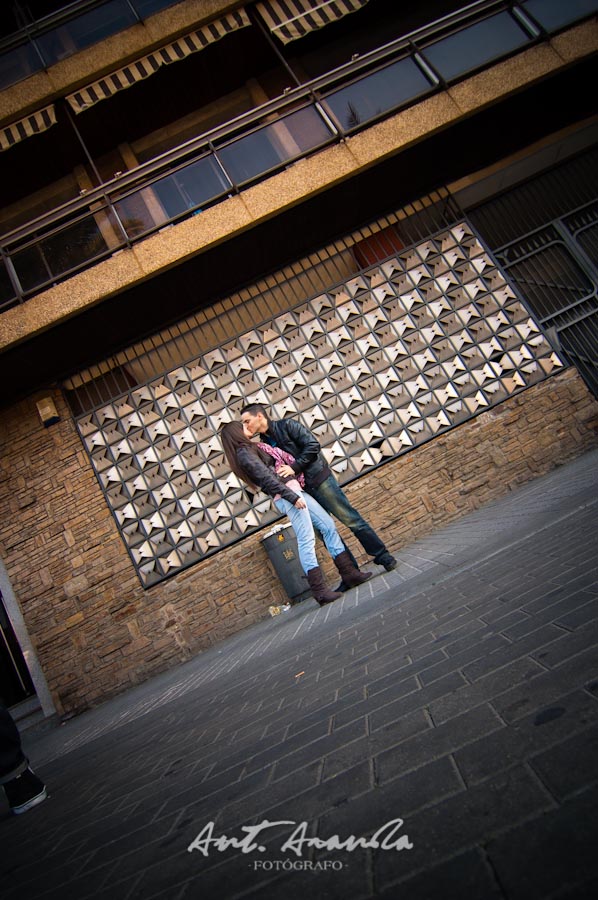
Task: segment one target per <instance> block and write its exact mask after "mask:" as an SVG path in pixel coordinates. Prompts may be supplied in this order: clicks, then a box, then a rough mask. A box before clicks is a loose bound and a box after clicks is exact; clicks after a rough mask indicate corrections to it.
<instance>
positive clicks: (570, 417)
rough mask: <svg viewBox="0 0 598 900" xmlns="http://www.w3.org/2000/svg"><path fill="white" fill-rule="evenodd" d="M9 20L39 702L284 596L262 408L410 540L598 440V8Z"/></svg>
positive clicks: (5, 284)
mask: <svg viewBox="0 0 598 900" xmlns="http://www.w3.org/2000/svg"><path fill="white" fill-rule="evenodd" d="M37 6H40V9H39V10H38V9H37ZM48 7H52V9H51V12H50V14H47V13H48ZM404 7H407V8H404ZM412 7H413V8H412ZM415 7H416V8H415ZM2 15H3V16H4V19H3V20H2V27H3V31H4V33H5V36H4V39H3V41H2V43H1V44H0V88H1V91H2V92H1V93H0V145H1V147H2V152H1V153H0V165H1V166H2V181H1V183H2V191H3V202H2V210H1V211H0V232H1V237H0V248H1V252H2V260H1V262H0V367H1V370H2V376H3V377H2V379H1V384H2V389H1V400H2V405H1V407H0V434H1V437H2V446H1V469H0V472H1V479H0V491H1V503H2V510H3V513H4V515H3V516H2V521H1V524H0V560H1V563H2V565H1V566H0V581H1V584H0V587H1V590H2V605H1V606H0V632H1V634H0V637H1V641H0V662H1V663H2V669H1V672H0V695H2V697H3V698H4V701H5V702H6V703H8V704H9V705H10V706H11V707H13V708H14V709H15V712H16V713H17V714H19V715H22V716H25V715H26V714H28V713H31V712H34V711H35V710H37V709H38V708H40V707H41V710H42V714H44V715H52V714H54V713H57V714H58V715H61V716H63V715H72V714H76V713H78V712H80V711H82V710H83V709H85V708H87V707H89V706H92V705H94V704H97V703H99V702H101V701H102V700H103V699H105V698H107V697H109V696H112V695H114V694H116V693H118V692H119V691H123V690H125V689H126V688H127V687H129V686H131V685H132V684H135V683H138V682H140V681H142V680H144V679H146V678H148V677H149V676H151V675H152V674H154V673H156V672H159V671H162V670H164V669H165V668H167V667H169V666H173V665H176V664H177V663H179V662H181V661H183V660H185V659H188V658H189V657H190V656H192V655H194V654H196V653H198V652H201V650H202V649H204V648H206V647H208V646H211V645H213V644H214V643H216V642H218V641H220V640H222V639H223V638H224V637H225V636H227V635H229V634H231V633H233V632H235V631H238V630H239V629H241V628H244V627H246V626H247V625H250V624H252V623H254V622H256V621H258V620H259V619H260V618H261V617H263V616H264V615H268V607H269V605H271V604H272V603H277V602H280V601H282V600H284V599H285V591H284V587H283V585H282V584H281V581H280V579H279V577H278V576H277V573H276V572H275V570H274V568H273V566H272V564H271V562H270V560H269V558H268V554H267V553H266V550H265V548H264V543H263V539H264V535H265V534H266V533H268V530H269V529H271V528H272V527H273V526H276V525H277V523H278V521H279V520H278V517H277V515H276V513H275V510H273V508H272V506H271V504H270V502H269V500H268V498H266V497H265V496H264V495H262V494H258V495H252V494H251V493H250V492H248V491H247V489H246V488H245V487H244V486H243V485H242V484H241V483H239V481H238V480H237V479H236V478H235V477H234V476H233V475H232V474H231V473H230V472H229V471H228V470H227V467H226V465H225V462H224V459H223V455H222V452H221V449H220V445H219V441H218V429H219V427H220V426H221V425H222V423H223V422H226V421H229V420H230V419H232V418H235V417H238V414H239V411H240V409H241V407H242V405H243V403H244V402H247V401H259V402H263V403H265V404H266V405H268V406H269V407H270V408H271V409H272V412H273V415H274V416H275V417H284V416H288V415H292V416H297V417H299V418H300V419H301V420H302V421H303V422H304V423H305V424H306V425H307V426H308V427H310V428H311V429H312V430H313V431H314V432H315V433H316V434H317V435H318V437H319V440H320V442H321V444H322V447H323V448H324V452H325V453H326V455H327V457H328V459H329V461H330V463H331V465H332V468H333V470H334V471H335V473H336V474H337V477H338V478H339V480H340V481H341V482H342V483H343V484H345V486H346V490H347V492H348V494H349V495H350V497H352V498H353V499H354V500H355V504H356V505H357V506H358V508H359V509H360V510H361V511H362V512H363V513H364V515H365V516H366V518H368V519H369V520H370V521H371V522H372V524H373V525H374V527H375V528H376V529H378V530H380V531H381V532H382V533H383V534H384V536H385V538H386V539H387V542H388V544H389V547H390V549H395V550H397V549H398V548H400V547H401V546H403V545H404V544H406V543H409V542H411V541H413V540H414V539H415V538H417V537H419V536H421V535H423V534H426V533H428V532H430V531H431V530H433V529H435V528H437V527H439V526H440V525H442V524H444V523H446V522H448V521H450V520H451V519H453V518H455V517H457V516H460V515H462V514H463V513H464V512H466V511H467V510H470V509H473V508H476V507H477V506H479V505H480V504H482V503H485V502H487V501H488V500H490V499H492V498H495V497H498V496H500V494H501V493H504V492H505V491H508V490H510V489H511V488H512V487H514V486H515V485H517V484H520V483H522V482H524V481H525V480H527V479H529V478H532V477H534V476H535V475H538V474H541V473H543V472H546V471H548V470H549V469H550V468H552V467H554V466H555V465H558V464H560V463H562V462H563V461H565V460H567V459H570V458H572V457H574V456H575V455H577V454H580V453H582V452H584V451H585V450H587V449H589V448H590V447H594V446H596V444H597V442H598V436H597V427H598V402H597V399H596V398H597V396H598V301H597V298H596V292H597V285H598V225H597V223H598V190H597V189H598V175H597V171H598V169H597V167H596V160H597V157H598V150H597V149H596V135H597V133H598V120H597V119H596V115H595V109H594V108H593V106H594V104H593V90H592V84H593V83H594V80H595V75H596V72H595V68H596V46H597V28H596V4H595V3H594V2H591V0H575V2H571V3H568V4H562V3H557V2H553V0H521V2H518V3H515V4H513V3H506V2H489V0H480V2H476V3H473V4H468V5H465V4H464V3H461V2H457V0H429V2H426V3H421V4H413V5H411V4H396V3H394V2H390V0H369V2H368V0H333V2H330V0H326V2H315V0H293V2H291V0H285V2H274V0H273V2H255V3H238V2H237V3H230V2H228V3H227V2H223V0H205V2H200V0H180V2H172V0H171V2H167V0H110V2H91V3H89V2H86V3H80V4H69V5H68V8H67V7H66V5H64V4H62V3H58V2H56V3H50V4H47V3H45V4H35V3H31V2H30V3H27V4H25V3H22V2H20V0H13V3H12V4H11V5H10V9H7V10H6V11H5V12H4V13H3V14H2ZM42 16H43V17H42ZM349 543H351V541H350V539H349ZM353 549H354V550H355V551H357V548H353Z"/></svg>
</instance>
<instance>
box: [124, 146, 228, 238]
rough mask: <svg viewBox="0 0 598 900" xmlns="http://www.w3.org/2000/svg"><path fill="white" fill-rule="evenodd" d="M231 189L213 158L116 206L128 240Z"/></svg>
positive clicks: (169, 177) (178, 173)
mask: <svg viewBox="0 0 598 900" xmlns="http://www.w3.org/2000/svg"><path fill="white" fill-rule="evenodd" d="M230 187H231V184H230V182H229V181H227V179H226V178H225V176H224V174H223V172H222V170H221V169H220V167H219V166H218V164H217V163H216V161H215V160H214V159H212V158H211V157H203V158H202V159H199V160H197V162H194V163H191V165H188V166H185V167H184V168H182V169H179V171H178V172H176V173H174V174H172V175H168V176H166V177H165V178H161V179H160V180H159V181H156V182H154V184H153V185H152V186H151V187H148V188H144V189H143V190H141V191H137V192H136V193H134V194H131V195H130V196H129V197H126V198H124V199H123V200H119V201H118V202H117V203H116V204H115V206H116V209H117V211H118V214H119V216H120V218H121V221H122V223H123V225H124V227H125V230H126V232H127V234H128V235H129V237H136V236H137V235H139V234H143V233H144V232H146V231H149V230H151V229H152V228H154V227H155V226H156V225H160V224H162V223H163V222H166V221H168V220H169V219H175V218H177V217H178V216H180V215H182V214H183V213H186V212H188V211H189V210H192V209H198V208H199V209H200V208H201V206H202V205H204V204H207V203H209V202H210V201H212V200H215V199H216V198H217V197H220V196H222V194H223V193H226V191H228V190H229V189H230Z"/></svg>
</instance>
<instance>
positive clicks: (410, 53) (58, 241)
mask: <svg viewBox="0 0 598 900" xmlns="http://www.w3.org/2000/svg"><path fill="white" fill-rule="evenodd" d="M544 3H545V4H546V0H544ZM529 5H530V4H529V3H523V4H520V5H519V6H517V5H514V4H512V3H507V2H503V0H481V2H477V3H473V4H471V5H470V6H467V7H465V8H464V9H462V10H460V11H459V12H458V13H454V14H452V15H449V16H446V17H444V18H442V19H439V20H437V21H436V22H434V23H431V24H429V25H427V26H426V27H424V28H420V29H418V30H417V31H414V32H412V33H410V34H408V35H404V36H403V37H401V38H399V39H397V40H395V41H392V42H390V43H388V44H386V45H385V46H383V47H379V48H377V49H376V50H374V51H371V52H370V53H367V54H364V55H363V56H362V57H360V58H359V59H357V60H352V61H351V62H350V63H347V64H345V65H343V66H340V67H338V68H336V69H334V70H332V71H330V72H328V73H326V74H325V75H324V76H321V77H319V78H316V79H313V80H312V81H310V82H307V83H305V84H302V85H299V86H297V87H296V88H293V89H289V90H287V91H286V92H285V94H284V95H283V96H281V97H278V98H276V99H275V100H272V101H269V102H268V103H265V104H263V105H261V106H259V107H256V108H254V109H253V110H251V111H250V112H247V113H245V114H243V115H241V116H239V117H237V118H235V119H232V120H229V121H228V122H226V123H224V124H223V125H221V126H219V127H217V128H214V129H212V130H211V131H209V132H206V133H204V134H202V135H200V136H198V137H197V138H194V139H192V140H190V141H187V142H186V143H184V144H181V145H180V146H178V147H176V148H175V149H173V150H171V151H169V152H167V153H164V154H162V155H161V156H158V157H156V158H155V159H153V160H151V161H150V162H148V163H146V164H143V165H140V166H138V167H137V168H135V169H133V170H131V171H130V172H127V173H125V174H123V175H119V176H118V177H115V178H113V179H112V180H110V181H107V182H105V183H104V184H102V185H99V186H98V187H96V188H93V189H91V190H89V191H87V192H86V193H85V194H84V195H83V196H81V197H79V198H77V199H74V200H72V201H70V202H68V203H66V204H64V205H63V206H61V207H58V208H56V209H54V210H52V211H51V212H49V213H47V214H46V215H43V216H41V217H39V218H37V219H35V220H34V221H31V222H28V223H27V224H26V225H24V226H22V227H20V228H17V229H15V230H13V231H11V232H10V233H8V234H6V235H4V237H2V238H1V239H0V255H1V261H0V309H2V308H7V307H9V306H12V305H14V304H16V303H18V302H22V301H24V300H26V299H27V298H28V297H30V296H33V295H34V294H36V293H39V292H40V291H42V290H44V289H46V288H47V287H49V286H51V285H54V284H56V283H57V282H59V281H61V280H64V279H65V278H68V277H70V276H71V275H72V274H74V273H76V272H78V271H80V270H82V269H84V268H87V267H89V266H90V265H92V264H94V263H95V262H97V261H98V260H100V259H103V258H106V257H108V256H110V255H111V254H113V253H115V252H116V251H118V250H121V249H123V248H125V247H130V246H131V245H132V243H134V242H135V241H138V240H141V239H143V238H145V237H147V236H148V235H149V234H151V233H153V232H155V231H158V230H160V229H161V228H163V227H165V226H167V225H169V224H171V223H174V222H177V221H179V220H180V219H182V218H185V217H188V216H190V215H197V214H200V213H201V212H202V210H204V209H206V208H207V207H209V206H211V205H213V204H215V203H217V202H219V201H220V200H221V199H223V198H224V197H226V196H229V195H231V194H233V193H235V192H237V191H239V190H241V189H242V188H244V187H245V186H247V185H249V184H252V183H254V182H256V181H259V180H261V179H263V178H266V177H268V175H270V174H271V173H273V172H275V171H278V170H280V169H281V168H284V167H286V166H288V165H290V164H292V163H293V162H295V161H296V160H298V159H301V158H304V157H306V156H308V155H310V154H311V153H313V152H315V151H317V150H320V149H321V148H323V147H325V146H326V145H328V144H331V143H334V142H337V141H340V140H342V139H343V138H344V137H346V136H348V135H350V134H353V133H355V132H356V131H358V130H359V129H361V128H363V127H366V126H368V125H370V124H371V123H373V122H375V121H377V120H379V119H381V118H384V117H385V116H388V115H390V114H391V113H393V112H395V111H396V110H398V109H400V108H403V107H406V106H409V105H411V104H413V103H415V102H417V101H419V100H420V99H421V98H422V97H425V96H428V95H429V94H431V93H433V92H434V91H437V90H440V89H443V88H444V87H446V85H447V84H449V83H451V82H454V81H456V80H459V79H460V78H463V77H465V76H467V75H469V74H471V73H472V72H473V71H477V70H479V69H481V68H484V67H486V66H488V65H491V64H493V63H494V62H495V61H496V60H497V59H500V58H505V57H507V56H509V55H512V54H514V53H517V52H518V51H520V50H521V49H522V48H525V47H528V46H530V45H532V44H533V43H534V42H537V41H539V40H543V39H545V38H546V36H547V35H546V31H545V30H543V28H542V25H541V23H539V22H538V20H537V17H536V18H535V19H532V18H530V16H529V14H528V13H527V12H526V7H527V6H529ZM548 5H549V4H548ZM573 6H574V7H575V3H574V4H573ZM535 12H536V16H537V12H538V11H537V10H535ZM573 13H575V9H573ZM584 14H585V15H587V11H586V12H585V13H584Z"/></svg>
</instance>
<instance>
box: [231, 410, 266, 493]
mask: <svg viewBox="0 0 598 900" xmlns="http://www.w3.org/2000/svg"><path fill="white" fill-rule="evenodd" d="M220 440H221V442H222V449H223V450H224V455H225V456H226V460H227V462H228V464H229V466H230V467H231V469H232V470H233V472H234V473H235V475H237V476H238V477H239V478H240V479H241V481H244V482H245V484H248V485H249V486H250V487H251V488H253V489H254V490H257V489H256V487H255V485H254V484H253V483H252V482H251V480H250V479H249V478H248V477H247V473H246V472H245V470H244V469H243V468H241V466H240V465H239V460H238V459H237V451H238V450H239V449H240V448H241V447H247V449H248V450H249V452H250V453H253V454H254V455H255V456H257V457H258V458H259V459H261V461H262V462H265V463H266V464H267V465H271V461H270V458H269V456H268V455H267V454H266V453H264V452H263V450H260V448H259V447H257V446H256V445H255V444H254V443H253V441H250V440H249V438H248V437H245V432H244V431H243V426H242V424H241V423H240V422H227V423H226V425H223V426H222V428H221V429H220Z"/></svg>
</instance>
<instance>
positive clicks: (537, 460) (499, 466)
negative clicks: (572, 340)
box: [0, 369, 598, 715]
mask: <svg viewBox="0 0 598 900" xmlns="http://www.w3.org/2000/svg"><path fill="white" fill-rule="evenodd" d="M35 399H38V398H35V397H32V398H29V399H27V400H25V401H23V402H21V403H19V404H17V405H15V406H13V407H12V408H10V409H5V410H3V411H1V412H0V442H1V446H0V504H1V507H0V508H1V509H2V510H3V516H2V520H1V522H0V554H1V556H2V559H3V561H4V563H5V565H6V568H7V571H8V575H9V578H10V580H11V583H12V586H13V588H14V591H15V594H16V597H17V599H18V601H19V603H20V605H21V609H22V612H23V616H24V619H25V622H26V625H27V628H28V630H29V634H30V636H31V640H32V642H33V645H34V646H35V648H36V650H37V654H38V657H39V661H40V664H41V667H42V669H43V671H44V674H45V676H46V679H47V681H48V684H49V687H50V690H51V692H52V696H53V699H54V702H55V704H56V708H57V711H58V713H59V714H61V715H63V714H72V713H77V712H81V711H82V710H83V709H85V708H87V707H89V706H93V705H95V704H97V703H99V702H100V701H102V700H105V699H107V698H108V697H110V696H113V695H115V694H117V693H119V692H120V691H123V690H125V689H126V688H127V687H130V686H131V685H133V684H136V683H138V682H140V681H143V680H144V679H146V678H148V677H149V676H151V675H152V674H155V673H157V672H159V671H163V670H165V669H167V668H169V667H171V666H174V665H176V664H177V663H180V662H181V661H183V660H186V659H188V658H189V657H190V656H192V655H194V654H196V653H199V652H201V651H202V650H203V649H205V648H206V647H208V646H211V645H212V644H214V643H217V642H219V641H221V640H222V639H223V638H225V637H226V636H227V635H229V634H232V633H233V632H236V631H238V630H240V629H242V628H245V627H247V626H248V625H250V624H252V623H254V622H256V621H258V620H259V619H261V618H263V617H264V616H267V615H268V606H269V605H270V604H272V603H276V602H283V601H284V600H285V594H284V591H283V589H282V586H281V585H280V583H279V581H278V578H277V577H276V575H275V573H274V571H273V569H272V568H271V565H270V563H269V562H268V559H267V556H266V553H265V551H264V549H263V547H262V546H261V544H260V539H261V537H262V536H263V535H262V534H260V533H258V534H255V535H251V536H249V537H247V538H246V539H244V540H243V541H242V542H240V543H239V544H236V545H234V546H232V547H230V548H228V549H226V550H224V551H222V552H220V553H219V554H217V555H216V556H214V557H212V558H211V559H207V560H205V561H203V562H201V563H198V564H197V565H195V566H193V567H192V568H190V569H187V570H186V571H183V572H181V573H179V574H177V575H176V576H174V577H173V578H171V579H169V580H167V581H165V582H162V583H160V584H157V585H155V586H154V587H152V588H149V589H147V590H144V589H143V588H142V586H141V584H140V582H139V579H138V577H137V575H136V573H135V571H134V569H133V566H132V564H131V561H130V559H129V556H128V552H127V550H126V548H125V546H124V544H123V542H122V540H121V537H120V535H119V533H118V531H117V528H116V525H115V522H114V520H113V518H112V514H111V513H110V511H109V510H108V507H107V505H106V502H105V500H104V497H103V495H102V492H101V490H100V488H99V486H98V483H97V480H96V477H95V475H94V473H93V471H92V468H91V466H90V463H89V459H88V456H87V454H86V453H85V451H84V449H83V447H82V445H81V442H80V439H79V437H78V435H77V434H76V431H75V426H74V423H73V422H72V420H71V418H70V415H69V413H68V410H67V408H66V406H65V405H64V403H63V400H62V396H61V395H60V394H59V393H58V392H57V393H56V394H55V395H54V399H55V402H56V404H57V406H58V407H59V411H60V414H61V419H60V421H59V422H58V423H56V424H54V425H52V426H50V427H49V428H44V427H43V426H42V425H41V423H40V421H39V418H38V415H37V409H36V406H35ZM597 445H598V402H597V401H596V400H594V399H593V398H592V396H591V395H590V394H589V393H588V391H587V389H586V388H585V386H584V384H583V382H582V381H581V379H580V378H579V376H578V375H577V373H576V372H575V370H573V369H569V370H566V371H563V372H560V373H559V374H558V375H555V376H553V377H551V378H549V379H547V380H546V381H543V382H541V383H539V384H536V385H535V386H533V387H530V388H528V389H527V390H525V391H524V392H522V393H521V394H518V395H516V396H514V397H511V398H509V399H508V400H506V401H505V402H504V403H502V404H501V405H499V406H497V407H495V408H493V409H492V410H490V411H488V412H485V413H482V414H481V415H479V416H477V417H476V418H474V419H472V420H470V421H468V422H466V423H464V424H462V425H460V426H458V427H457V428H454V429H453V430H451V431H449V432H446V433H445V434H442V435H440V436H439V437H436V438H435V439H434V440H432V441H430V442H429V443H427V444H425V445H423V446H421V447H419V448H417V449H415V450H414V451H412V452H410V453H407V454H405V455H403V456H401V457H399V458H398V459H395V460H393V461H391V462H389V463H388V464H386V465H384V466H382V467H381V468H379V469H378V470H375V471H372V472H370V473H369V474H368V475H366V476H364V477H362V478H360V479H359V480H358V481H356V482H354V483H353V484H352V485H350V486H349V487H348V488H347V493H348V494H349V496H350V497H351V499H352V501H353V502H354V504H355V506H357V507H358V508H359V510H360V511H361V512H362V513H363V514H364V515H365V517H366V518H367V519H369V521H370V522H371V523H372V525H373V526H374V527H375V528H376V529H377V530H379V532H380V533H381V534H382V535H383V537H384V538H385V540H386V542H387V544H388V546H389V548H390V549H391V550H395V551H396V550H398V549H399V548H401V547H402V546H404V545H406V544H409V543H411V542H412V541H414V540H415V539H416V538H418V537H420V536H422V535H424V534H427V533H430V532H431V531H433V530H435V529H436V528H438V527H439V526H441V525H443V524H446V523H447V522H449V521H451V520H452V519H455V518H457V517H459V516H461V515H463V514H464V513H466V512H468V511H469V510H472V509H475V508H477V507H479V506H480V505H482V504H484V503H486V502H488V501H489V500H492V499H495V498H497V497H499V496H500V495H501V494H504V493H506V492H507V491H509V490H511V489H513V488H514V487H515V486H517V485H518V484H522V483H524V482H525V481H528V480H529V479H531V478H534V477H536V476H538V475H541V474H543V473H545V472H547V471H549V470H550V469H551V468H553V467H554V466H556V465H559V464H561V463H563V462H565V461H566V460H568V459H572V458H574V457H575V456H578V455H579V454H581V453H583V452H584V451H586V450H589V449H590V448H592V447H595V446H597ZM341 530H343V529H341ZM343 533H344V536H345V537H347V533H346V531H344V532H343ZM349 542H350V544H351V546H352V547H353V549H354V550H355V552H356V555H357V557H358V559H360V560H363V554H362V553H361V548H360V547H356V546H355V542H354V541H353V539H352V538H351V539H350V540H349ZM322 558H323V557H322ZM323 562H324V559H323ZM324 569H325V571H326V573H327V574H328V576H329V577H330V579H331V580H332V579H334V578H335V577H336V572H335V570H334V567H333V566H332V565H331V563H330V561H329V560H327V561H325V562H324ZM305 602H307V603H312V602H313V601H312V600H307V601H305Z"/></svg>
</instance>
